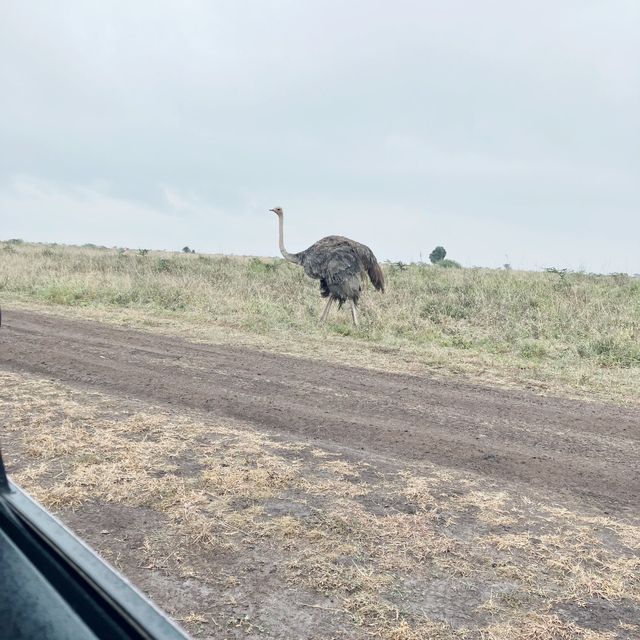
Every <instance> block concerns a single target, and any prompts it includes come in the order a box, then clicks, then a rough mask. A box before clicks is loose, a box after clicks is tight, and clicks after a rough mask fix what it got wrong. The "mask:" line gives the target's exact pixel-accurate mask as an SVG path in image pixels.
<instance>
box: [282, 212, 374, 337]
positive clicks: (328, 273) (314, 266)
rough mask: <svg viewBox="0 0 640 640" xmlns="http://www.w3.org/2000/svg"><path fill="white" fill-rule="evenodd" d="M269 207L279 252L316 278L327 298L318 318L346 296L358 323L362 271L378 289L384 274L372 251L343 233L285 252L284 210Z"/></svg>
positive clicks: (343, 300)
mask: <svg viewBox="0 0 640 640" xmlns="http://www.w3.org/2000/svg"><path fill="white" fill-rule="evenodd" d="M270 211H273V212H274V213H275V214H276V215H277V216H278V232H279V243H280V253H281V254H282V256H283V257H284V259H285V260H288V261H289V262H293V263H294V264H299V265H301V266H302V267H303V268H304V272H305V273H306V274H307V275H308V276H309V277H310V278H314V279H315V280H320V295H321V296H322V297H323V298H328V300H327V305H326V306H325V308H324V311H323V312H322V316H321V317H320V319H321V321H322V322H324V321H325V320H326V319H327V316H328V315H329V310H330V309H331V305H332V303H333V301H334V300H337V301H338V309H340V308H341V307H342V305H343V304H344V303H345V302H346V301H347V300H348V301H349V304H350V305H351V317H352V318H353V323H354V324H355V325H356V326H358V309H357V307H358V300H359V299H360V293H361V291H362V280H363V278H364V277H365V274H366V275H368V276H369V279H370V280H371V282H372V284H373V286H374V287H375V288H376V289H377V290H378V291H382V292H384V275H383V273H382V269H381V268H380V265H379V264H378V261H377V260H376V257H375V256H374V255H373V251H371V249H369V247H367V246H366V245H364V244H360V243H359V242H356V241H355V240H350V239H349V238H345V237H343V236H327V237H326V238H322V239H321V240H318V242H316V243H314V244H312V245H311V246H310V247H309V248H308V249H305V250H304V251H301V252H300V253H289V252H288V251H287V250H286V249H285V248H284V230H283V227H284V220H283V218H284V213H283V211H282V209H281V208H280V207H276V208H275V209H270Z"/></svg>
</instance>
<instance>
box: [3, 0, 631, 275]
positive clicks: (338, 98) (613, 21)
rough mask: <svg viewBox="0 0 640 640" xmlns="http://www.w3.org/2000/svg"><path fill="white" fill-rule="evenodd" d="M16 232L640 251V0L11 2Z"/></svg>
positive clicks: (7, 69)
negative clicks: (344, 238) (280, 231)
mask: <svg viewBox="0 0 640 640" xmlns="http://www.w3.org/2000/svg"><path fill="white" fill-rule="evenodd" d="M1 11H2V16H1V20H0V86H1V87H2V93H3V96H6V100H3V102H2V104H0V116H1V118H0V136H1V141H2V147H3V150H4V153H3V154H2V155H1V157H0V225H1V226H0V236H3V237H7V236H22V237H25V238H32V239H37V240H55V241H65V240H66V241H76V242H80V241H82V242H84V241H93V242H98V243H104V244H120V245H129V246H152V247H155V246H157V247H170V248H179V247H181V246H182V245H184V244H189V245H194V246H197V247H198V248H199V249H200V250H203V251H204V250H211V251H226V252H236V253H261V254H274V253H275V252H276V243H275V238H274V235H275V221H274V220H273V219H272V217H271V216H270V215H269V214H268V213H267V212H266V209H268V208H270V207H272V206H274V205H276V204H278V205H282V206H283V207H285V209H286V211H287V213H288V214H289V215H288V219H287V231H288V234H289V240H290V244H291V245H292V248H293V249H298V248H301V247H303V246H306V245H308V244H309V243H310V242H312V241H314V240H315V239H317V237H318V236H319V235H321V234H324V233H334V232H339V233H344V234H347V235H352V236H354V237H356V238H357V239H361V240H363V241H365V242H367V243H369V244H370V245H371V246H372V247H373V248H374V250H375V251H376V253H378V254H379V255H380V256H381V257H383V258H391V259H403V260H409V259H416V258H417V257H418V255H419V253H420V251H422V252H423V253H424V254H428V252H429V251H430V249H431V248H432V247H433V245H434V244H444V245H445V246H447V248H448V249H449V252H450V254H452V256H453V257H456V258H459V259H460V260H461V261H462V262H463V263H465V264H483V265H499V264H502V263H503V262H504V261H505V260H506V257H505V256H506V255H508V256H509V260H510V261H511V262H512V263H513V264H514V265H516V266H521V267H534V268H536V267H542V266H545V265H550V264H554V265H560V266H564V265H566V266H571V267H573V268H579V267H584V268H587V269H596V270H605V271H606V270H629V271H640V252H639V251H638V243H637V240H636V238H637V237H638V235H639V233H640V215H638V214H639V213H640V211H639V206H638V205H639V204H640V187H639V185H638V182H639V181H638V180H637V176H638V173H639V171H638V170H639V169H640V158H639V155H640V144H639V143H640V116H639V115H638V114H640V65H639V64H638V60H640V38H638V33H639V31H640V5H638V4H637V3H635V2H625V1H623V0H620V1H613V2H604V1H602V2H588V3H584V2H571V1H568V2H563V3H552V2H541V3H529V2H506V0H504V1H501V2H497V1H494V2H483V3H470V2H456V1H453V2H447V3H443V2H406V1H405V2H400V3H395V4H394V5H393V7H392V6H391V5H390V4H389V3H387V2H372V1H366V2H365V1H358V0H352V1H351V2H348V3H344V2H333V1H331V2H327V1H324V0H323V1H322V2H320V1H318V2H306V3H300V2H294V1H290V2H286V1H279V2H277V1H271V2H259V1H254V2H237V1H236V2H216V3H208V2H204V1H202V2H195V1H192V2H186V3H185V2H180V3H178V2H164V3H152V2H137V3H130V4H127V3H124V2H122V3H120V2H112V3H109V4H105V3H87V2H79V1H77V2H66V3H64V4H58V3H49V2H44V1H43V2H41V3H28V4H24V3H5V4H4V5H3V8H2V10H1Z"/></svg>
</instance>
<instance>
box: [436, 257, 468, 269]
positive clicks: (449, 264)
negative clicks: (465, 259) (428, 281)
mask: <svg viewBox="0 0 640 640" xmlns="http://www.w3.org/2000/svg"><path fill="white" fill-rule="evenodd" d="M436 264H437V265H438V266H439V267H444V268H445V269H462V265H461V264H460V263H459V262H456V261H455V260H449V258H445V259H444V260H440V261H439V262H436Z"/></svg>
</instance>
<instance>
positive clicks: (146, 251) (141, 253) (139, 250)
mask: <svg viewBox="0 0 640 640" xmlns="http://www.w3.org/2000/svg"><path fill="white" fill-rule="evenodd" d="M147 253H149V249H138V255H139V256H146V255H147Z"/></svg>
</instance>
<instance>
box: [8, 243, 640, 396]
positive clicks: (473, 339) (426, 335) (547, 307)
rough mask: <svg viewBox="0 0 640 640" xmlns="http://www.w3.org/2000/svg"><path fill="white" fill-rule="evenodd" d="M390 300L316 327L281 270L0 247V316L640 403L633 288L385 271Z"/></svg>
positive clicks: (310, 304)
mask: <svg viewBox="0 0 640 640" xmlns="http://www.w3.org/2000/svg"><path fill="white" fill-rule="evenodd" d="M384 270H385V277H386V279H387V289H388V291H387V293H386V294H385V295H384V296H381V295H378V294H377V293H375V292H374V291H373V290H372V289H371V288H369V290H368V291H367V292H365V295H364V296H363V299H362V305H363V309H362V314H361V315H362V321H363V326H362V328H361V329H360V330H354V329H353V328H352V327H351V326H350V324H349V319H348V315H347V312H341V313H340V314H338V313H335V312H334V315H332V318H331V319H332V321H331V322H330V323H328V324H327V325H326V326H320V325H319V323H318V320H317V318H318V314H319V310H320V307H321V304H322V303H321V301H320V298H319V296H318V292H317V283H315V282H313V281H310V280H309V279H308V278H306V276H305V275H304V273H303V271H302V270H301V269H299V268H297V267H295V266H293V265H290V264H287V263H285V262H283V261H281V260H275V261H272V260H260V259H255V258H254V259H249V258H232V257H225V256H204V255H203V256H198V255H183V254H175V253H160V252H151V253H148V254H142V253H139V252H135V251H116V250H108V249H98V248H77V247H65V246H45V245H27V244H20V243H9V242H5V243H0V293H1V294H2V303H3V304H4V305H5V306H6V305H7V304H11V305H23V306H30V307H34V306H35V307H40V308H42V307H45V308H48V309H49V310H50V311H54V312H56V313H63V312H64V313H70V314H74V315H77V316H82V317H87V318H93V319H100V320H104V321H108V322H116V323H120V324H125V325H128V326H135V327H142V328H146V329H151V330H158V331H164V332H167V333H179V334H180V335H183V336H187V337H190V338H192V339H196V340H205V341H211V342H235V343H240V344H247V345H254V346H259V347H261V348H266V349H272V350H277V351H280V352H284V353H289V354H292V355H300V356H306V357H313V358H322V359H332V360H335V361H338V362H345V363H351V364H356V365H361V366H367V367H374V368H379V369H383V370H386V371H409V372H424V371H429V372H431V373H434V372H435V373H437V372H443V373H448V374H450V373H456V374H464V375H467V376H471V377H473V378H476V379H479V380H482V381H484V382H490V383H494V384H496V383H497V384H506V385H518V386H520V387H522V386H524V387H527V388H531V389H534V390H536V391H538V392H541V393H565V394H571V395H581V396H586V397H596V396H597V397H600V398H603V399H613V400H617V401H625V402H638V400H639V398H640V391H639V390H640V346H639V345H640V319H639V318H640V280H639V279H638V278H631V277H629V276H626V275H614V276H596V275H588V274H580V273H574V274H563V273H529V272H516V271H495V270H494V271H492V270H486V269H443V268H438V267H433V266H430V265H411V266H409V267H407V268H404V267H403V268H400V267H398V266H394V265H385V267H384Z"/></svg>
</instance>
